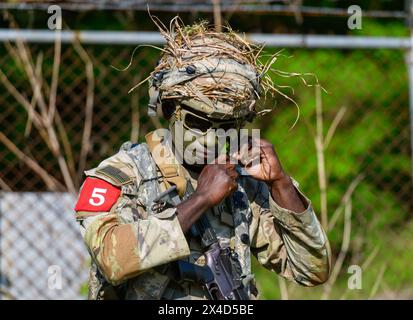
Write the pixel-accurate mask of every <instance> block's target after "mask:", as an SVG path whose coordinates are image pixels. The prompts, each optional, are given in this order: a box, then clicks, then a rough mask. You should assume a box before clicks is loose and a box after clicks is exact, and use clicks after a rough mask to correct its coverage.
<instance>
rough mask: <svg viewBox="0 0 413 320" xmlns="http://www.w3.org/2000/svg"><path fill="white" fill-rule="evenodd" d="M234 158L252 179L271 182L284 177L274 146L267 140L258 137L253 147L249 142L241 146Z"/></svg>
mask: <svg viewBox="0 0 413 320" xmlns="http://www.w3.org/2000/svg"><path fill="white" fill-rule="evenodd" d="M235 158H236V159H237V160H239V161H240V162H241V163H242V164H243V165H244V166H245V170H246V171H247V173H249V174H250V175H251V177H252V178H254V179H257V180H261V181H265V182H267V183H272V182H274V181H277V180H280V179H282V178H284V177H285V172H284V170H283V169H282V167H281V163H280V161H279V159H278V156H277V154H276V152H275V150H274V146H273V145H272V144H271V143H270V142H268V141H267V140H264V139H259V140H258V141H256V143H255V147H252V146H251V144H248V145H244V146H242V147H241V150H240V152H239V153H238V154H237V155H235ZM254 160H255V161H254Z"/></svg>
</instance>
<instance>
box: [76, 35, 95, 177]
mask: <svg viewBox="0 0 413 320" xmlns="http://www.w3.org/2000/svg"><path fill="white" fill-rule="evenodd" d="M73 47H74V48H75V50H76V52H77V53H78V54H79V56H80V58H81V59H82V61H83V63H84V64H85V71H86V79H87V90H86V106H85V124H84V127H83V134H82V147H81V150H80V157H79V166H78V171H77V174H78V177H81V176H82V174H83V171H84V170H85V168H86V160H87V155H88V153H89V151H90V147H91V144H90V136H91V134H92V124H93V122H92V121H93V106H94V92H95V75H94V73H93V62H92V59H91V58H90V57H89V55H88V53H87V52H86V50H85V49H84V48H83V47H82V46H81V44H80V42H79V41H75V42H74V44H73Z"/></svg>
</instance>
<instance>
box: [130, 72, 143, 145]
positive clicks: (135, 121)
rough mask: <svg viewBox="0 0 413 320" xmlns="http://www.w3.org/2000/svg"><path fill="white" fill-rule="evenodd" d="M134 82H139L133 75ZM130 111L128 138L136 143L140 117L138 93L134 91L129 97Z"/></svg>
mask: <svg viewBox="0 0 413 320" xmlns="http://www.w3.org/2000/svg"><path fill="white" fill-rule="evenodd" d="M134 82H139V78H138V77H137V76H135V77H134ZM131 113H132V116H131V122H132V130H131V133H130V140H131V141H132V142H134V143H136V142H138V140H139V130H140V118H141V115H140V108H139V95H138V93H135V94H134V95H132V97H131Z"/></svg>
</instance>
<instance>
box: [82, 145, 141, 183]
mask: <svg viewBox="0 0 413 320" xmlns="http://www.w3.org/2000/svg"><path fill="white" fill-rule="evenodd" d="M144 145H145V144H144V143H142V144H141V143H132V142H130V141H127V142H125V143H123V144H122V146H121V147H120V149H119V151H118V152H117V153H115V154H114V155H112V156H110V157H108V158H106V159H104V160H103V161H102V162H100V163H99V165H98V166H97V167H95V168H92V169H89V170H87V171H85V175H86V176H87V177H96V178H100V179H103V180H105V181H107V182H109V183H111V184H113V185H116V186H121V185H124V184H129V183H131V182H139V180H140V179H141V176H140V174H139V170H137V168H136V166H135V163H134V161H133V159H132V157H131V156H130V155H129V154H128V153H130V151H131V150H132V151H134V153H140V152H142V150H143V149H144V147H145V146H144Z"/></svg>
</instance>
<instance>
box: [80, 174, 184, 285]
mask: <svg viewBox="0 0 413 320" xmlns="http://www.w3.org/2000/svg"><path fill="white" fill-rule="evenodd" d="M88 179H91V178H88ZM96 181H99V183H100V184H102V180H100V179H96V180H95V181H92V185H91V186H88V187H87V188H85V184H87V183H90V180H88V181H87V182H85V184H84V186H83V188H82V190H81V192H80V196H79V200H78V205H77V210H76V211H77V220H78V221H79V223H80V225H81V231H82V235H83V238H84V242H85V244H86V246H87V248H88V250H89V252H90V254H91V256H92V259H93V260H94V261H95V263H96V264H97V266H98V267H99V270H100V271H101V273H102V274H103V275H104V276H105V278H106V279H107V280H108V281H109V282H110V283H112V284H113V285H116V284H120V283H122V282H123V281H125V280H127V279H129V278H132V277H135V276H137V275H138V274H140V273H141V272H144V271H146V270H148V269H151V268H153V267H156V266H158V265H161V264H164V263H168V262H170V261H173V260H177V259H180V258H183V257H186V256H188V255H189V254H190V251H189V247H188V243H187V241H186V238H185V236H184V233H183V231H182V229H181V226H180V223H179V221H178V218H177V215H176V209H175V208H168V209H166V210H163V211H161V212H159V213H158V214H154V215H149V216H148V215H146V213H145V210H144V209H143V208H142V207H137V206H136V204H134V202H133V201H132V199H131V198H129V196H128V195H124V194H122V193H121V191H120V189H119V188H117V187H115V186H112V185H110V184H103V185H96ZM96 188H97V191H96ZM93 190H95V191H93ZM104 190H106V191H104ZM93 192H94V193H93ZM107 201H108V202H107ZM80 202H81V203H82V204H81V205H79V203H80ZM101 202H102V203H101ZM91 203H92V204H93V203H94V204H101V205H99V206H96V207H94V206H93V205H91ZM105 205H106V207H104V206H105ZM107 205H109V206H107ZM102 209H103V210H102ZM133 217H135V218H133Z"/></svg>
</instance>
